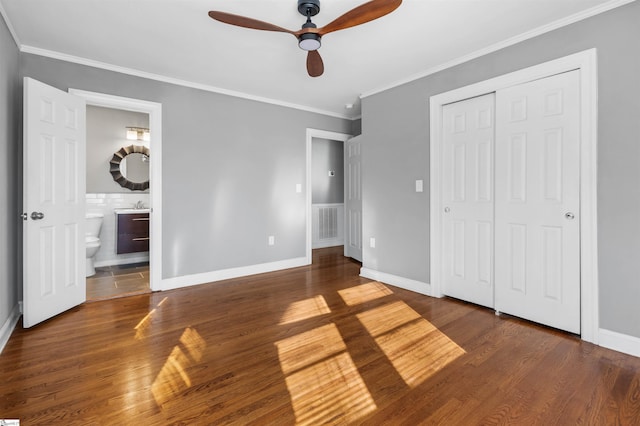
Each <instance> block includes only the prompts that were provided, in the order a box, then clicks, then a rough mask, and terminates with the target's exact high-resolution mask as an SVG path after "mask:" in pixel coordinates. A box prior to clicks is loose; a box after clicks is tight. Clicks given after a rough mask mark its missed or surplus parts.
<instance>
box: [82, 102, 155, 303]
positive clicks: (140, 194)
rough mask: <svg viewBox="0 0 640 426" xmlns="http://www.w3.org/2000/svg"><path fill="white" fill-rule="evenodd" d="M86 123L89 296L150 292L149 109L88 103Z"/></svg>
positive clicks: (150, 147) (150, 150)
mask: <svg viewBox="0 0 640 426" xmlns="http://www.w3.org/2000/svg"><path fill="white" fill-rule="evenodd" d="M86 128H87V129H86V135H87V150H86V166H87V167H86V217H87V219H86V228H85V232H86V234H85V240H86V265H87V268H86V277H87V300H88V301H92V300H103V299H110V298H115V297H123V296H127V295H132V294H140V293H148V292H150V286H149V242H150V234H149V207H150V183H151V182H150V176H149V164H150V162H151V159H152V158H153V155H152V145H153V142H152V140H151V134H150V131H149V114H147V113H142V112H136V111H127V110H122V109H116V108H107V107H102V106H95V105H87V107H86ZM132 217H135V219H133V220H135V222H132V221H131V220H132V219H131V218H132ZM127 224H128V225H129V226H134V227H133V228H131V229H135V230H136V234H134V233H132V232H131V230H130V229H126V226H127Z"/></svg>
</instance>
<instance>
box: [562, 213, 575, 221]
mask: <svg viewBox="0 0 640 426" xmlns="http://www.w3.org/2000/svg"><path fill="white" fill-rule="evenodd" d="M564 217H565V218H566V219H568V220H573V218H575V215H574V214H573V213H571V212H567V213H565V214H564Z"/></svg>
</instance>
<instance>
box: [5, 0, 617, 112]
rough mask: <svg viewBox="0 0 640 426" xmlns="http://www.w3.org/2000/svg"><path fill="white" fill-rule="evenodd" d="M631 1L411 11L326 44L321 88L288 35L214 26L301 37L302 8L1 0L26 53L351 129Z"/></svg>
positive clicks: (423, 2)
mask: <svg viewBox="0 0 640 426" xmlns="http://www.w3.org/2000/svg"><path fill="white" fill-rule="evenodd" d="M629 1H630V0H404V2H403V3H402V5H401V6H400V7H399V8H398V9H397V10H396V11H394V12H392V13H391V14H389V15H387V16H384V17H382V18H380V19H378V20H375V21H372V22H369V23H366V24H363V25H361V26H357V27H354V28H350V29H346V30H342V31H338V32H335V33H330V34H327V35H326V36H325V37H323V39H322V47H321V48H320V50H319V52H320V53H321V55H322V57H323V59H324V64H325V72H324V75H322V76H321V77H318V78H312V77H309V76H308V75H307V72H306V66H305V60H306V52H303V51H302V50H300V49H299V48H298V46H297V42H296V40H295V38H294V37H293V36H291V35H290V34H285V33H274V32H266V31H257V30H250V29H246V28H238V27H234V26H230V25H226V24H222V23H220V22H217V21H214V20H212V19H211V18H209V16H208V15H207V12H208V11H209V10H220V11H225V12H230V13H234V14H238V15H244V16H248V17H251V18H254V19H258V20H261V21H267V22H270V23H273V24H276V25H278V26H281V27H284V28H288V29H292V30H297V29H299V28H300V25H302V23H303V22H304V18H303V17H302V16H301V15H300V14H298V11H297V2H296V0H0V9H4V10H0V11H2V13H3V15H4V16H5V19H6V20H7V21H8V24H9V26H10V29H11V31H12V32H13V34H14V37H15V38H16V39H17V42H18V44H19V45H20V47H21V50H23V51H25V52H32V53H40V54H45V55H48V56H54V57H67V58H68V59H71V60H74V61H78V62H80V63H101V66H105V67H106V68H111V69H120V70H125V72H131V73H134V74H139V75H140V74H142V75H147V74H153V75H155V76H156V77H157V78H159V79H161V80H166V81H180V82H183V83H186V84H190V85H195V86H197V87H203V88H206V89H210V90H216V91H223V92H231V93H235V94H246V95H248V96H249V97H250V98H259V99H267V100H272V101H275V102H276V103H285V104H293V105H296V106H300V107H302V108H305V109H310V110H317V111H321V112H325V113H328V114H331V115H335V116H347V117H354V116H357V115H358V114H359V96H360V95H361V94H363V93H364V94H367V93H373V92H375V91H377V90H379V89H382V88H386V87H389V86H392V85H394V84H396V83H399V82H403V81H407V80H410V79H413V78H415V77H417V76H420V75H425V74H427V73H428V72H429V71H430V70H434V69H437V68H439V67H441V66H443V65H445V64H452V63H456V62H459V61H460V60H461V59H464V58H470V57H473V56H475V55H476V54H478V53H479V52H486V51H489V50H492V49H495V48H496V47H497V46H502V45H504V44H505V42H506V43H507V44H508V43H509V42H510V41H514V40H519V39H522V38H526V37H527V36H530V35H532V34H537V33H539V32H541V31H543V30H548V29H553V28H555V27H556V26H558V25H560V24H566V23H568V22H573V21H575V20H577V19H581V18H584V17H586V16H590V15H593V14H595V13H599V12H601V11H604V10H608V9H610V8H612V7H615V6H618V5H621V4H624V3H627V2H629ZM364 2H365V0H322V2H321V7H322V9H321V11H320V13H319V14H318V15H317V16H316V17H315V18H314V19H313V20H314V22H315V23H316V24H317V25H318V26H319V27H321V26H323V25H325V24H327V23H329V22H330V21H332V20H333V19H335V18H336V17H338V16H340V15H341V14H343V13H345V12H347V11H348V10H350V9H352V8H354V7H356V6H358V5H360V4H362V3H364ZM187 82H188V83H187ZM346 104H354V105H355V106H354V108H353V109H347V108H346V107H345V105H346Z"/></svg>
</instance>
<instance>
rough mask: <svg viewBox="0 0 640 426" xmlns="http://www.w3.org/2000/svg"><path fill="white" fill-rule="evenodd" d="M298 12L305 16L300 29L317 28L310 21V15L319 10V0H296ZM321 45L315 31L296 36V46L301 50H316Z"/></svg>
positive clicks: (315, 13)
mask: <svg viewBox="0 0 640 426" xmlns="http://www.w3.org/2000/svg"><path fill="white" fill-rule="evenodd" d="M298 12H300V13H301V14H302V15H305V16H306V17H307V22H305V23H304V24H302V29H303V30H304V29H307V28H318V27H317V26H316V24H314V23H313V22H311V17H312V16H315V15H317V14H318V12H320V0H298ZM320 46H321V43H320V35H319V34H317V33H316V32H308V33H303V34H300V36H299V37H298V47H300V49H302V50H306V51H312V50H318V49H319V48H320Z"/></svg>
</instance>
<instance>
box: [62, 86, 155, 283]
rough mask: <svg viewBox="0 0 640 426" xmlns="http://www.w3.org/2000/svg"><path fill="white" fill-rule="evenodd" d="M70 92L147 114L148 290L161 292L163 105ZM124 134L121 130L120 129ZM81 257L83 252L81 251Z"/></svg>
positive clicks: (100, 103)
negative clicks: (148, 159) (149, 188)
mask: <svg viewBox="0 0 640 426" xmlns="http://www.w3.org/2000/svg"><path fill="white" fill-rule="evenodd" d="M69 93H70V94H72V95H75V96H78V97H80V98H83V99H84V100H85V101H86V103H87V105H93V106H99V107H104V108H114V109H121V110H126V111H134V112H141V113H146V114H149V132H150V133H151V134H152V135H153V139H152V142H151V144H152V146H151V155H152V156H153V157H152V158H153V160H152V161H151V163H150V164H149V168H150V172H149V173H150V177H151V179H150V187H151V191H150V194H149V199H150V208H151V229H150V231H151V244H150V246H149V267H150V269H149V287H150V289H151V291H157V290H163V287H162V104H160V103H157V102H149V101H143V100H139V99H132V98H125V97H121V96H113V95H107V94H104V93H97V92H88V91H85V90H78V89H69ZM123 131H124V130H123ZM83 255H84V252H83Z"/></svg>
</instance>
